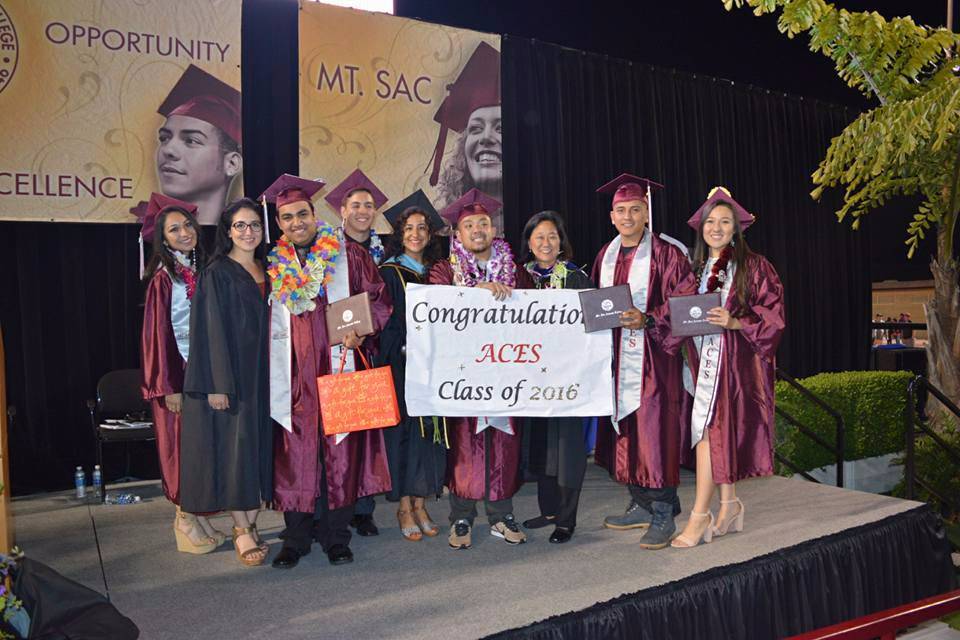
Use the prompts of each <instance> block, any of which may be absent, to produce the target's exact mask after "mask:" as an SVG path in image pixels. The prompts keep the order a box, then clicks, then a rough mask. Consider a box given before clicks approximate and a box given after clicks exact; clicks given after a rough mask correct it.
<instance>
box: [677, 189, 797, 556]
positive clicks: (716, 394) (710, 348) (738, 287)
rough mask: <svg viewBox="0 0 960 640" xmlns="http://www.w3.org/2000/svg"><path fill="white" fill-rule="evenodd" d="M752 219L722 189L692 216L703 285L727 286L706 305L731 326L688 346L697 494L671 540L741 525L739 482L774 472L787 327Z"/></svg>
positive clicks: (716, 321) (689, 543) (690, 540)
mask: <svg viewBox="0 0 960 640" xmlns="http://www.w3.org/2000/svg"><path fill="white" fill-rule="evenodd" d="M753 221H754V216H753V215H752V214H750V213H748V212H747V210H746V209H744V208H743V207H742V206H740V204H739V203H737V201H736V200H734V199H733V197H732V196H731V195H730V192H729V191H728V190H726V189H724V188H723V187H717V188H715V189H714V190H713V191H711V193H710V196H709V197H708V198H707V201H706V202H705V203H704V204H703V205H702V206H701V207H700V208H699V209H698V210H697V212H696V213H695V214H693V217H691V218H690V220H689V221H688V224H689V225H690V226H691V227H693V228H694V229H696V230H697V238H696V244H695V245H694V253H693V266H694V271H695V273H696V274H697V275H698V279H699V282H700V288H699V292H700V293H710V292H717V293H719V294H720V306H719V307H715V308H712V309H710V310H709V311H707V319H708V320H709V322H710V323H711V324H713V325H716V326H718V327H721V328H722V329H723V331H722V333H719V334H715V335H707V336H700V337H697V338H696V339H695V340H694V345H695V346H694V348H693V349H692V350H690V355H691V357H690V361H691V369H692V372H693V381H694V392H693V403H692V409H691V415H690V435H691V446H692V447H694V448H695V450H696V469H697V492H696V500H695V503H694V505H693V510H692V511H691V512H690V519H689V520H688V521H687V524H686V527H685V528H684V530H683V532H682V533H681V534H680V535H679V536H677V537H676V538H675V539H674V540H673V542H672V543H671V545H672V546H673V547H678V548H686V547H694V546H696V545H697V544H699V543H700V541H701V540H702V541H704V542H710V541H711V540H712V539H713V538H714V537H716V536H722V535H725V534H727V533H733V532H736V531H741V530H742V529H743V522H744V514H745V512H746V508H745V507H744V505H743V502H742V501H741V500H740V499H739V498H738V497H737V494H736V486H735V483H736V482H737V481H738V480H743V479H744V478H750V477H754V476H765V475H771V474H772V473H773V443H774V433H773V425H774V416H773V383H774V377H775V371H776V362H775V356H776V352H777V346H778V345H779V343H780V337H781V335H782V334H783V329H784V326H785V322H784V306H783V286H782V285H781V284H780V278H779V276H778V275H777V272H776V270H775V269H774V268H773V265H771V264H770V262H769V261H767V259H766V258H764V257H763V256H761V255H759V254H757V253H754V252H753V251H751V250H750V247H749V246H748V245H747V241H746V240H745V239H744V237H743V230H744V229H745V228H746V227H748V226H750V225H751V224H752V223H753ZM701 372H710V374H711V375H701ZM717 486H719V487H720V510H719V511H718V513H717V517H716V520H714V517H713V513H712V512H711V511H710V501H711V499H712V498H713V494H714V490H715V489H716V487H717Z"/></svg>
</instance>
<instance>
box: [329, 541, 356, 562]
mask: <svg viewBox="0 0 960 640" xmlns="http://www.w3.org/2000/svg"><path fill="white" fill-rule="evenodd" d="M327 558H329V560H330V564H350V563H351V562H353V552H352V551H350V547H348V546H347V545H345V544H335V545H333V546H332V547H330V549H329V550H327Z"/></svg>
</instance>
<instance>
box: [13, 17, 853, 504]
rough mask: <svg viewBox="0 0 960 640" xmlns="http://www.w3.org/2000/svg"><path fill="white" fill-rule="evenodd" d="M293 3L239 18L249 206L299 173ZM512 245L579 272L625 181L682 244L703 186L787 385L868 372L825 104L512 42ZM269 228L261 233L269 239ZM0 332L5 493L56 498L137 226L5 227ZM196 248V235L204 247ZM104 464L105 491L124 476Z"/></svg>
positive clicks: (131, 281) (128, 323)
mask: <svg viewBox="0 0 960 640" xmlns="http://www.w3.org/2000/svg"><path fill="white" fill-rule="evenodd" d="M297 11H298V9H297V3H296V2H295V1H294V0H244V2H243V31H242V37H243V118H244V131H243V136H244V140H243V148H244V186H245V191H246V193H248V194H253V195H256V194H259V193H261V192H262V191H263V189H264V188H265V187H266V186H267V185H268V184H270V182H272V181H273V179H274V178H275V177H276V176H277V175H279V174H281V173H283V172H290V173H297V171H298V153H299V151H300V149H299V142H298V128H297V120H298V99H297V81H298V63H297ZM503 93H504V104H503V110H504V120H505V125H506V129H505V133H504V142H505V146H504V152H505V158H504V163H505V165H506V166H505V172H506V176H505V179H506V196H505V200H506V203H505V204H506V208H507V211H508V216H507V221H508V224H507V229H506V233H507V237H508V239H509V240H510V241H511V242H512V243H514V246H515V247H517V248H518V249H519V240H520V233H521V229H522V226H523V222H524V221H525V220H526V218H527V217H528V216H529V215H530V214H532V213H534V212H536V211H539V210H541V209H546V208H553V209H557V210H559V211H561V212H562V213H563V214H564V215H566V216H567V218H568V220H569V221H570V230H571V233H572V236H573V239H574V243H575V245H576V248H577V256H576V257H577V260H578V261H579V262H581V263H589V262H590V261H591V260H592V259H593V256H594V255H595V254H596V252H597V251H598V250H599V248H600V246H601V245H602V243H603V242H605V241H606V240H608V239H609V238H610V237H612V235H613V233H614V231H613V228H612V227H611V226H610V223H609V217H608V216H607V211H609V201H608V200H607V201H604V199H603V198H600V197H599V196H595V195H594V193H593V191H594V189H595V188H596V186H597V185H599V184H601V183H603V182H605V181H606V180H607V179H608V178H610V177H613V176H615V175H617V174H618V173H619V172H621V171H631V172H639V173H640V174H642V175H647V176H650V177H652V178H655V179H659V180H661V181H663V182H664V183H665V184H666V185H667V190H666V192H665V194H664V195H662V196H660V197H659V198H655V205H654V206H655V215H656V222H655V224H656V225H657V228H658V229H659V230H663V231H665V232H667V233H669V234H671V235H673V236H675V237H677V238H680V239H682V240H684V241H685V242H690V241H691V238H692V234H691V232H689V231H688V230H687V229H686V227H685V226H684V220H686V218H687V217H689V215H690V214H691V213H692V212H693V210H694V208H695V207H696V206H697V205H698V204H700V202H701V201H702V200H703V198H704V196H705V195H706V192H707V190H708V189H709V188H710V187H712V186H714V185H715V184H725V185H728V186H729V187H730V188H731V189H733V193H734V195H735V196H736V197H737V198H738V199H741V200H742V202H743V203H744V204H745V205H747V206H748V207H749V208H751V209H753V210H755V211H756V212H757V213H758V214H759V221H758V222H757V223H756V225H755V227H754V228H752V229H750V231H749V233H748V238H749V239H750V242H751V243H752V245H753V246H754V247H755V248H756V249H758V250H759V251H761V252H762V253H764V254H766V255H767V256H769V257H770V258H771V259H772V260H773V262H774V264H775V265H776V267H777V269H778V270H779V271H780V274H781V276H782V277H783V279H784V283H785V285H786V288H787V292H788V296H789V297H788V302H789V306H788V309H789V314H790V316H789V322H790V327H791V328H790V329H789V331H788V332H787V336H786V338H785V341H784V344H783V345H782V346H781V350H780V361H781V364H782V365H783V366H785V367H786V369H787V370H788V371H790V372H791V373H793V374H795V375H804V374H808V373H813V372H816V371H822V370H841V369H850V368H860V367H864V366H865V365H866V362H867V354H866V351H867V344H868V343H867V340H868V336H867V332H868V328H867V324H866V323H867V321H868V318H869V308H868V305H869V295H870V286H869V284H870V278H869V258H868V255H867V253H866V249H865V245H864V244H863V243H862V242H861V241H860V238H859V237H858V236H857V235H856V234H853V233H850V232H849V231H848V230H847V228H846V227H843V226H841V225H838V224H836V223H835V222H833V220H832V218H831V216H830V211H831V210H832V209H831V204H830V203H828V204H824V205H816V204H814V203H812V202H811V201H810V199H809V198H808V196H807V191H808V190H809V183H808V180H807V179H806V176H807V175H808V174H809V173H810V172H811V171H812V169H813V168H814V167H815V166H816V163H817V160H818V159H819V158H820V157H821V155H822V153H823V150H824V149H825V148H826V144H827V141H828V140H829V138H830V136H832V135H834V134H836V133H837V132H838V131H839V130H840V129H841V128H842V127H843V125H845V124H846V123H847V122H848V121H849V120H850V119H851V118H852V114H850V113H848V112H847V111H844V110H843V109H840V108H837V107H833V106H830V105H826V104H823V103H817V102H811V101H805V100H801V99H798V98H785V97H784V96H782V95H779V94H770V93H768V92H765V91H762V90H758V89H754V88H749V87H743V86H739V85H737V86H733V85H731V84H730V83H728V82H725V81H719V80H715V79H713V78H709V77H697V76H692V75H686V74H681V73H674V72H673V71H670V70H667V69H655V68H651V67H648V66H641V65H633V64H630V63H628V62H624V61H621V60H614V59H609V58H605V57H602V56H596V55H591V54H585V53H582V52H578V51H572V50H569V49H563V48H560V47H556V46H552V45H545V44H541V43H535V42H531V41H529V40H521V39H515V38H505V39H504V41H503ZM275 232H276V227H275V226H274V235H275ZM0 234H2V237H3V238H4V239H5V240H6V241H7V243H6V244H7V247H8V250H7V251H4V252H0V269H2V272H3V273H6V274H9V275H10V276H12V277H9V278H8V284H7V286H5V287H2V288H0V291H2V293H0V302H2V305H0V323H2V325H3V329H4V333H5V338H6V340H7V345H6V352H7V366H8V371H7V381H8V397H9V402H10V404H12V405H16V407H17V409H18V413H17V417H16V419H15V420H14V422H13V426H12V429H11V431H10V449H11V453H12V456H11V472H12V484H13V491H14V493H16V494H24V493H29V492H33V491H41V490H52V489H62V488H65V487H68V486H70V482H71V479H72V470H73V468H74V467H75V466H76V465H83V466H84V467H85V468H86V469H87V473H89V472H90V468H91V467H92V465H93V460H94V441H93V435H92V433H91V430H90V426H89V424H88V420H87V417H86V407H85V405H84V401H85V400H86V399H87V398H89V397H92V395H93V393H94V388H95V386H96V382H97V380H98V379H99V378H100V376H101V375H103V374H104V373H106V372H107V371H110V370H112V369H118V368H125V367H137V366H139V362H140V356H139V333H140V323H141V316H142V307H141V304H142V299H143V287H142V286H141V284H140V283H139V282H138V280H137V244H136V238H137V229H136V228H135V226H133V225H86V224H47V223H20V222H3V223H0ZM206 235H208V234H206ZM131 451H132V454H133V463H132V467H131V471H132V472H133V473H134V474H135V475H140V476H141V477H156V459H155V458H156V454H155V451H154V449H153V447H152V446H150V445H145V446H134V447H133V448H132V449H131ZM123 453H124V452H123V448H122V446H120V445H114V446H112V447H108V448H107V449H106V450H105V455H106V456H107V458H106V460H105V475H106V477H107V478H108V479H110V478H116V477H118V476H119V475H121V472H122V471H123V470H124V467H125V463H124V460H123Z"/></svg>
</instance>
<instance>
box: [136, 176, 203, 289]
mask: <svg viewBox="0 0 960 640" xmlns="http://www.w3.org/2000/svg"><path fill="white" fill-rule="evenodd" d="M169 207H177V208H179V209H183V210H184V211H186V212H187V213H189V214H190V215H192V216H196V215H197V205H195V204H193V203H190V202H184V201H183V200H177V199H176V198H171V197H170V196H165V195H163V194H162V193H156V192H153V193H151V194H150V201H149V202H143V201H141V202H140V203H139V204H138V205H137V206H135V207H132V208H131V209H130V213H132V214H133V215H135V216H137V220H139V221H140V222H141V227H140V235H139V236H137V244H138V245H140V277H141V278H142V277H143V269H144V255H143V241H144V240H148V241H150V242H153V234H154V232H155V231H156V228H157V218H158V217H160V213H161V212H163V210H164V209H167V208H169Z"/></svg>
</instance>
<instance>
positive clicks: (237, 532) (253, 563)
mask: <svg viewBox="0 0 960 640" xmlns="http://www.w3.org/2000/svg"><path fill="white" fill-rule="evenodd" d="M255 532H256V528H254V527H234V528H233V548H234V550H235V551H236V552H237V559H238V560H240V562H241V564H243V565H245V566H247V567H257V566H260V565H262V564H263V563H264V561H265V560H266V559H267V554H266V553H265V552H264V550H263V549H261V548H260V547H259V546H257V538H256V536H255ZM243 535H249V536H250V537H251V538H252V539H253V544H254V546H252V547H250V548H249V549H247V550H246V551H240V547H239V545H237V540H238V539H239V538H240V536H243ZM258 556H259V557H258Z"/></svg>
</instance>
